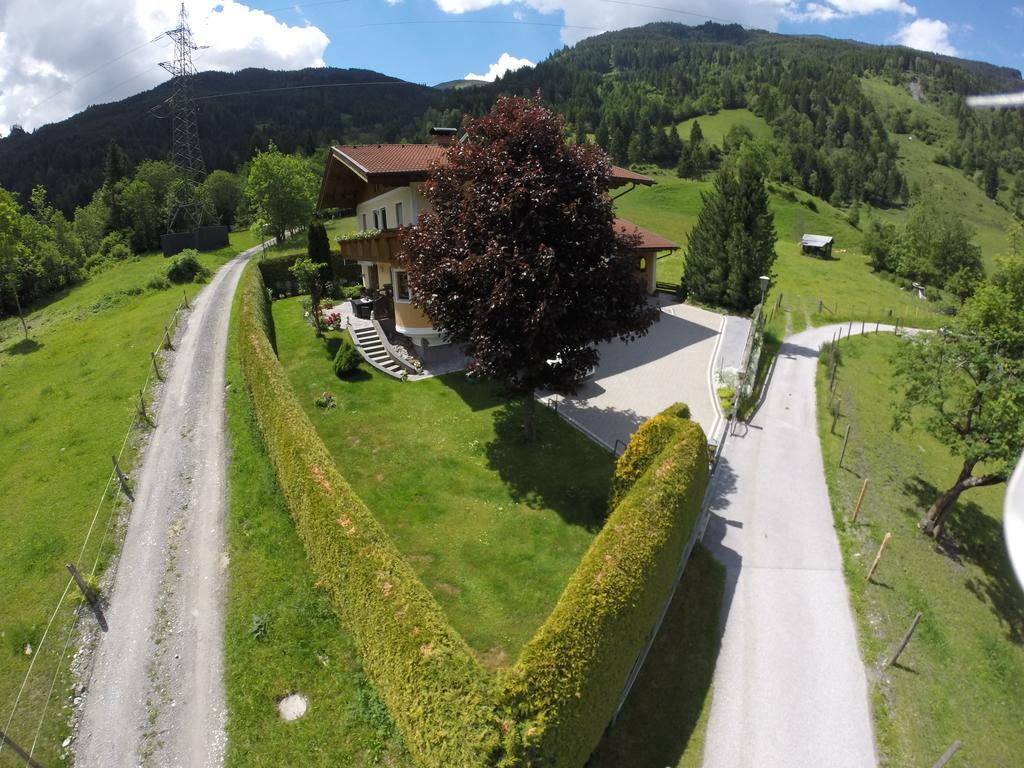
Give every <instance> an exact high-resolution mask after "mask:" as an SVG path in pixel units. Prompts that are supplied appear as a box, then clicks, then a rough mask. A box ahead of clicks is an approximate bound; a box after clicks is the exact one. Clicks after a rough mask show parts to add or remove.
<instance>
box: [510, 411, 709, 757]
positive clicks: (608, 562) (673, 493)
mask: <svg viewBox="0 0 1024 768" xmlns="http://www.w3.org/2000/svg"><path fill="white" fill-rule="evenodd" d="M687 413H688V411H687V409H686V406H683V405H678V404H677V405H675V406H672V407H671V408H669V409H668V410H667V411H665V412H663V413H661V414H659V415H658V416H656V417H654V418H653V419H651V420H650V421H649V422H647V423H646V424H644V425H643V426H641V427H640V429H639V430H638V431H637V433H636V434H635V435H634V436H633V439H632V440H631V441H630V444H629V447H628V448H627V449H626V453H625V454H624V455H623V456H622V457H621V458H620V459H619V462H618V465H617V467H616V473H615V489H616V490H615V491H613V494H612V503H615V502H616V500H618V503H617V505H616V506H615V508H614V509H613V511H612V513H611V515H610V516H609V518H608V521H607V522H606V523H605V525H604V527H603V528H602V529H601V532H600V533H599V534H598V535H597V538H595V539H594V542H593V544H592V545H591V547H590V549H589V550H587V552H586V554H585V555H584V556H583V559H582V560H581V561H580V565H579V567H578V568H577V569H576V571H575V572H574V573H573V575H572V577H571V578H570V580H569V584H568V585H567V586H566V589H565V592H563V593H562V596H561V598H559V600H558V603H557V605H555V608H554V610H553V611H552V612H551V615H550V616H549V617H548V619H547V621H545V622H544V625H543V626H542V627H541V628H540V631H539V632H538V633H537V635H535V636H534V638H533V639H532V640H530V642H529V643H528V644H527V645H526V647H525V648H523V651H522V653H521V654H520V657H519V660H518V661H517V662H516V664H515V666H514V667H513V668H512V669H511V670H510V671H509V672H508V673H507V674H506V675H505V676H504V677H503V692H502V695H503V698H502V704H503V707H505V708H507V709H508V710H509V712H510V713H511V714H512V716H513V718H514V720H515V721H517V722H518V730H519V734H518V735H519V738H520V739H521V745H522V746H521V749H522V755H521V760H522V764H523V765H536V766H580V765H583V764H584V763H585V762H586V760H587V758H588V757H589V755H590V754H591V752H592V751H593V749H594V747H595V746H596V744H597V742H598V741H599V739H600V738H601V734H602V733H603V732H604V730H605V728H606V727H607V726H608V723H609V722H610V721H611V718H612V714H613V713H614V710H615V706H616V704H617V702H618V699H619V696H620V694H621V693H622V688H623V685H624V684H625V681H626V678H627V676H628V675H629V672H630V670H631V669H632V667H633V664H634V663H635V661H636V657H637V655H638V653H639V652H640V650H641V648H642V647H643V644H644V642H645V640H646V638H647V635H648V632H649V631H650V629H651V627H652V626H653V625H654V622H655V620H656V618H657V616H658V614H659V613H660V611H661V609H662V607H663V606H664V602H665V599H666V598H667V596H668V592H669V589H670V587H671V584H672V581H673V578H674V576H675V571H676V568H677V567H678V564H679V562H680V558H681V555H682V552H683V549H684V548H685V546H686V543H687V541H688V540H689V538H690V534H691V532H692V530H693V527H694V525H695V524H696V522H697V519H698V518H699V516H700V508H701V501H702V499H703V496H704V488H705V487H706V485H707V478H708V457H707V442H706V441H705V438H704V432H703V431H702V430H701V428H700V427H699V426H698V425H697V424H695V423H694V422H692V421H689V420H688V419H687V418H686V416H685V415H684V414H687Z"/></svg>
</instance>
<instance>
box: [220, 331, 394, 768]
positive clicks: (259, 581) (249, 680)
mask: <svg viewBox="0 0 1024 768" xmlns="http://www.w3.org/2000/svg"><path fill="white" fill-rule="evenodd" d="M236 331H237V317H236V316H233V317H232V331H231V333H232V341H231V344H230V346H229V352H228V360H227V373H226V379H227V383H228V395H227V411H228V432H229V439H230V446H231V464H230V477H229V480H230V494H231V495H230V513H229V519H228V546H229V551H230V558H231V559H230V563H231V565H230V573H229V586H228V603H227V605H228V607H227V620H226V627H225V632H224V638H225V660H226V670H225V683H226V686H227V698H228V754H227V761H226V762H227V765H228V766H246V768H248V766H286V765H303V766H364V765H375V764H383V765H400V766H405V765H409V764H410V763H411V759H410V758H409V756H408V754H407V753H406V751H405V749H404V747H403V745H402V743H401V739H400V737H399V736H398V735H397V732H396V731H395V729H394V724H393V723H392V722H391V718H390V716H389V715H388V712H387V708H386V707H385V706H384V704H383V702H381V700H380V699H379V698H378V697H377V694H376V692H375V691H374V690H373V688H372V687H371V686H370V684H369V682H368V681H367V680H366V678H365V676H364V675H363V673H362V669H361V667H360V665H359V662H358V660H357V658H356V652H355V648H354V646H353V642H352V639H351V637H350V636H349V634H348V633H347V632H345V631H344V629H343V628H342V627H341V626H340V624H339V622H338V619H337V616H336V614H335V613H334V610H333V608H332V607H331V604H330V602H329V601H328V600H327V598H326V597H325V596H324V595H323V593H322V592H320V591H319V590H317V589H316V586H315V578H314V576H313V573H312V571H311V570H310V568H309V565H308V563H307V561H306V553H305V550H304V549H303V547H302V542H301V541H300V540H299V538H298V535H297V534H296V532H295V528H294V527H293V525H292V522H291V516H290V515H289V513H288V507H287V505H286V503H285V501H284V499H283V498H282V496H281V493H280V491H279V489H278V487H277V481H276V478H275V475H274V468H273V465H272V464H271V463H270V459H269V458H268V456H267V454H266V450H265V448H264V447H263V442H262V438H261V437H260V435H259V431H258V428H257V427H256V423H255V419H254V414H253V412H252V405H251V403H250V400H249V397H248V395H247V393H246V391H245V383H244V380H243V379H242V373H241V369H240V367H239V362H238V346H237V343H236V342H235V334H236ZM260 626H262V627H263V628H264V629H263V631H262V632H261V631H258V630H257V631H254V628H256V627H260ZM296 691H298V692H301V693H302V694H304V695H305V696H307V697H308V699H309V709H308V710H307V712H306V714H305V715H304V716H303V717H302V718H301V719H299V720H297V721H295V722H291V723H286V722H284V721H283V720H281V719H280V718H279V717H278V714H277V700H278V699H279V698H280V697H282V696H285V695H288V694H290V693H293V692H296Z"/></svg>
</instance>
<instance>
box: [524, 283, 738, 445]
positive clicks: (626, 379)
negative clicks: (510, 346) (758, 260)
mask: <svg viewBox="0 0 1024 768" xmlns="http://www.w3.org/2000/svg"><path fill="white" fill-rule="evenodd" d="M652 301H657V302H658V303H659V306H660V308H661V316H660V319H659V321H658V322H657V323H655V324H654V325H653V326H652V327H651V330H650V331H649V332H648V334H647V335H646V336H645V337H643V338H642V339H640V340H638V341H634V342H633V343H631V344H626V343H624V342H621V341H613V342H611V343H609V344H602V345H601V346H600V348H599V349H600V352H601V363H600V365H599V366H598V369H597V371H596V372H595V374H594V375H593V376H592V377H591V378H589V379H588V380H587V381H586V382H584V384H583V386H582V387H581V388H580V390H579V392H577V394H576V395H575V396H574V397H570V398H565V399H563V398H561V397H557V398H555V399H556V400H557V401H558V410H559V413H560V414H562V416H564V417H566V418H567V419H568V420H569V421H570V422H572V423H573V424H575V425H576V426H577V427H579V428H580V429H582V430H583V431H584V432H586V433H587V434H589V435H590V436H591V437H593V438H594V439H596V440H597V441H598V442H601V443H603V444H604V445H606V446H607V447H609V448H614V447H615V445H616V441H617V440H620V441H622V442H623V443H624V442H626V441H628V440H629V436H630V435H632V434H633V432H634V431H636V428H637V427H638V426H640V424H641V423H643V421H645V420H646V419H648V418H650V417H651V416H654V415H656V414H657V413H658V412H659V411H661V410H663V409H664V408H666V407H668V406H669V405H671V404H672V403H675V402H680V401H681V402H684V403H687V404H688V405H689V406H690V412H691V414H692V415H693V418H694V420H695V421H697V422H699V423H700V425H701V426H702V427H703V428H704V431H705V433H707V434H709V435H710V434H712V433H713V431H714V430H715V429H716V427H717V425H718V424H719V422H720V418H721V412H720V409H719V407H718V402H717V398H716V397H715V394H714V389H713V387H712V381H711V374H712V372H713V370H714V369H715V368H716V367H717V364H716V362H715V361H716V353H717V351H718V350H719V346H720V345H719V339H720V338H722V331H723V328H724V327H725V326H726V318H724V317H723V316H722V315H718V314H715V313H714V312H708V311H707V310H703V309H699V308H697V307H691V306H689V305H686V304H678V303H672V302H670V301H668V300H666V299H664V298H662V297H657V298H655V299H652ZM748 325H749V321H746V320H743V319H741V318H728V329H727V331H726V334H725V337H726V339H727V341H726V342H725V343H723V344H722V345H721V348H722V350H723V351H725V350H726V349H727V348H728V349H734V348H735V347H736V346H737V341H736V339H737V338H738V346H739V350H740V353H742V348H743V341H744V340H745V338H746V332H747V330H746V329H747V327H748ZM543 399H544V400H551V399H552V396H550V395H549V396H546V397H544V398H543ZM619 447H620V448H621V444H620V446H619Z"/></svg>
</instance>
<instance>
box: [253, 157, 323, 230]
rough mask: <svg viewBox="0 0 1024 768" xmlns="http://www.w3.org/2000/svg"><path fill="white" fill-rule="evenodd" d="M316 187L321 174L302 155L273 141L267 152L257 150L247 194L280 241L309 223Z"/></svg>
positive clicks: (259, 216)
mask: <svg viewBox="0 0 1024 768" xmlns="http://www.w3.org/2000/svg"><path fill="white" fill-rule="evenodd" d="M316 191H317V178H316V176H315V175H314V174H313V172H312V171H311V170H310V169H309V166H308V165H307V164H306V162H305V161H304V160H303V159H302V158H301V157H299V156H298V155H285V154H282V153H281V152H279V151H278V149H277V147H276V146H274V144H273V142H271V144H270V147H269V148H268V149H267V151H266V152H259V151H257V153H256V156H255V157H254V158H253V160H252V164H251V165H250V167H249V178H248V179H247V181H246V185H245V194H246V197H247V198H248V200H249V202H250V204H251V205H252V208H253V211H254V213H255V214H256V216H257V217H258V218H260V219H262V220H263V221H265V222H266V223H267V225H268V226H269V227H270V230H271V232H273V234H274V236H275V237H276V238H277V241H278V242H279V243H280V242H284V238H285V233H286V232H287V231H288V230H289V229H292V228H296V227H300V226H304V225H305V224H308V223H309V219H310V216H311V215H312V213H313V206H314V205H315V200H316Z"/></svg>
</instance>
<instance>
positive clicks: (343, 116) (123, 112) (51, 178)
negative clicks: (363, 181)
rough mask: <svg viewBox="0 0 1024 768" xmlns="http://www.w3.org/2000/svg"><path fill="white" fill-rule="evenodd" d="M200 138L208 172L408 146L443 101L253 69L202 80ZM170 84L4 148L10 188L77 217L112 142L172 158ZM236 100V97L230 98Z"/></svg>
mask: <svg viewBox="0 0 1024 768" xmlns="http://www.w3.org/2000/svg"><path fill="white" fill-rule="evenodd" d="M194 91H195V95H196V97H197V98H198V99H199V136H200V142H201V144H202V151H203V157H204V159H205V161H206V167H207V169H208V170H211V171H212V170H215V169H218V168H220V169H226V170H231V171H234V170H235V169H236V168H237V167H238V166H239V165H241V164H242V163H244V162H245V161H247V160H249V158H251V157H252V155H253V153H254V151H255V150H256V149H257V148H259V149H266V147H267V145H268V143H269V142H270V141H273V142H274V143H276V144H277V146H278V148H279V149H281V150H282V151H285V152H293V151H296V150H300V151H303V152H306V153H311V152H313V151H314V150H315V149H316V148H318V147H322V146H326V145H327V144H329V143H330V142H332V141H345V142H360V141H388V140H398V139H400V138H401V137H402V136H403V135H405V134H407V133H409V132H410V131H413V130H415V128H412V127H410V126H411V125H413V123H414V122H415V121H416V120H417V119H418V118H419V117H421V116H422V115H423V113H424V111H425V110H426V109H427V107H428V106H429V105H430V104H431V103H432V101H433V100H434V99H436V92H435V91H433V90H432V89H430V88H427V87H425V86H421V85H414V84H412V83H407V82H405V81H402V80H398V79H396V78H392V77H387V76H386V75H382V74H380V73H378V72H371V71H368V70H362V69H334V68H330V67H328V68H318V69H303V70H299V71H293V72H277V71H270V70H266V69H245V70H242V71H240V72H235V73H232V74H227V73H224V72H202V73H200V74H198V75H197V76H196V79H195V86H194ZM170 93H171V89H170V83H169V82H167V83H163V84H161V85H159V86H157V87H156V88H153V89H152V90H149V91H145V92H143V93H139V94H136V95H135V96H131V97H129V98H127V99H124V100H123V101H118V102H114V103H111V104H102V105H98V106H93V107H89V108H88V109H86V110H85V111H83V112H80V113H79V114H77V115H75V116H74V117H71V118H69V119H67V120H64V121H62V122H60V123H54V124H52V125H45V126H42V127H41V128H39V129H38V130H36V131H34V132H33V133H25V132H23V131H19V130H15V131H13V132H12V134H11V135H10V136H8V137H7V138H4V139H0V186H2V187H4V188H5V189H8V190H10V191H12V192H16V193H18V195H19V197H20V199H21V200H22V201H23V202H27V201H28V199H29V196H30V193H31V191H32V188H33V187H34V186H35V185H37V184H42V185H43V186H45V187H46V189H47V190H48V192H49V197H50V201H51V202H52V203H53V204H54V205H55V206H56V207H57V208H59V209H61V210H63V211H64V212H65V213H67V214H68V215H70V214H71V213H72V212H73V210H74V208H75V206H78V205H84V204H85V203H87V202H88V201H89V199H90V197H91V196H92V194H93V192H94V191H95V190H96V188H97V187H99V186H100V184H102V183H103V180H104V167H105V166H104V164H105V162H106V158H107V148H108V145H109V144H110V142H111V141H114V142H115V143H117V144H118V145H119V146H120V147H121V149H123V150H124V152H125V153H126V154H127V156H128V160H129V161H130V162H131V163H132V164H135V163H139V162H141V161H142V160H145V159H159V160H163V159H167V158H168V156H169V154H170V148H171V124H170V123H171V121H170V118H169V117H168V116H167V115H168V110H167V107H166V106H164V105H163V102H164V100H165V99H167V98H168V96H170ZM225 94H234V95H225Z"/></svg>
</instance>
